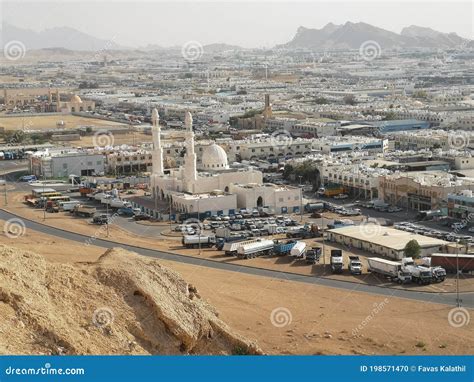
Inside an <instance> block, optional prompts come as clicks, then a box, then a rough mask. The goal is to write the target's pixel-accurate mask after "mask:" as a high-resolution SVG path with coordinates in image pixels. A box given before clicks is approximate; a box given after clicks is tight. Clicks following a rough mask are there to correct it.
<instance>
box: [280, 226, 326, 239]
mask: <svg viewBox="0 0 474 382" xmlns="http://www.w3.org/2000/svg"><path fill="white" fill-rule="evenodd" d="M321 235H322V234H321V229H320V228H319V226H317V225H316V224H305V225H304V226H303V227H298V228H295V229H293V230H289V231H288V232H287V233H286V237H287V238H294V239H309V238H314V237H320V236H321Z"/></svg>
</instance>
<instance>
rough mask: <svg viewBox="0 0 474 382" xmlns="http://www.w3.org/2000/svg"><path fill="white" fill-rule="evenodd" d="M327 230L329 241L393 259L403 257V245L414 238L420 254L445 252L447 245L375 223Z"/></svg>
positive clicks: (433, 239)
mask: <svg viewBox="0 0 474 382" xmlns="http://www.w3.org/2000/svg"><path fill="white" fill-rule="evenodd" d="M327 232H328V239H329V241H332V242H335V243H338V244H343V245H346V246H349V247H351V248H357V249H361V250H363V251H367V252H370V253H373V254H376V255H379V256H384V257H388V258H390V259H394V260H400V259H402V258H403V257H404V249H405V246H406V245H407V243H408V242H409V241H410V240H416V241H417V242H418V244H419V245H420V247H421V252H420V256H428V255H430V254H432V253H439V252H446V251H447V246H448V245H449V242H447V241H444V240H440V239H435V238H432V237H428V236H423V235H417V234H414V233H410V232H405V231H401V230H398V229H394V228H390V227H382V226H379V225H377V224H375V223H374V224H371V223H369V224H362V225H359V226H357V225H353V226H347V227H342V228H336V229H331V230H329V231H327Z"/></svg>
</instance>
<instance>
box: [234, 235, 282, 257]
mask: <svg viewBox="0 0 474 382" xmlns="http://www.w3.org/2000/svg"><path fill="white" fill-rule="evenodd" d="M273 245H274V242H273V240H266V239H261V240H257V241H256V242H254V243H247V244H243V245H241V246H240V247H239V248H237V257H239V258H241V259H250V258H252V257H256V256H262V255H269V254H271V253H272V252H273Z"/></svg>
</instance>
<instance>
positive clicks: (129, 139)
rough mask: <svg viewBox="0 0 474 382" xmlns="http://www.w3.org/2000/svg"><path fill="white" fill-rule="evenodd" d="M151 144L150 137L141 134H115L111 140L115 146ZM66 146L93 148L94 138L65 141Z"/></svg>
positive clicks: (87, 137)
mask: <svg viewBox="0 0 474 382" xmlns="http://www.w3.org/2000/svg"><path fill="white" fill-rule="evenodd" d="M146 142H151V135H147V134H142V133H135V132H133V133H127V134H115V135H114V138H113V144H114V145H115V146H117V145H132V146H134V145H138V144H141V143H146ZM67 143H68V144H70V145H72V146H79V147H93V146H94V137H93V136H86V137H81V139H80V140H78V141H67Z"/></svg>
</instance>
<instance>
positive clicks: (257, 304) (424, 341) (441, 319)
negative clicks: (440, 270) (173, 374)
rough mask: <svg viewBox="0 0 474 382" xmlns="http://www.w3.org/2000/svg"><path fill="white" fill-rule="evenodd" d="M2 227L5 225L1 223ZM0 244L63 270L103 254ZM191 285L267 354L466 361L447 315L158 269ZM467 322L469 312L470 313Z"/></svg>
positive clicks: (354, 296)
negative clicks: (405, 356)
mask: <svg viewBox="0 0 474 382" xmlns="http://www.w3.org/2000/svg"><path fill="white" fill-rule="evenodd" d="M0 224H3V222H1V221H0ZM0 243H8V244H9V245H14V246H16V247H19V248H22V249H29V250H32V249H33V250H34V251H35V252H37V253H39V254H42V255H44V256H45V257H46V258H47V259H48V260H50V261H53V262H61V263H74V262H84V261H95V260H96V259H97V258H98V257H99V256H100V254H102V253H103V250H102V249H100V248H96V247H94V246H89V247H85V246H83V245H80V244H77V243H71V242H69V241H67V240H62V239H56V238H54V237H50V236H48V235H41V234H38V233H36V232H34V231H29V230H27V231H26V232H25V234H24V235H23V236H20V237H18V238H15V239H10V238H7V237H6V236H5V235H0ZM160 263H161V264H163V265H165V266H167V267H169V268H171V269H173V270H175V271H177V272H179V273H180V274H181V275H182V277H183V278H184V279H185V280H186V281H188V282H190V283H192V284H194V285H195V286H196V287H197V288H198V290H199V293H200V294H201V296H202V297H203V298H204V299H206V300H207V301H208V302H209V303H210V304H212V305H213V306H215V307H216V308H217V310H218V312H219V313H220V316H219V317H220V318H221V319H222V320H223V321H224V322H226V323H227V324H228V325H229V326H230V327H231V328H233V329H235V330H236V331H237V332H238V333H239V334H241V335H243V336H245V337H246V338H249V339H250V340H255V341H256V342H257V343H258V345H259V346H260V347H261V348H262V350H263V351H264V352H267V353H270V354H422V355H425V354H472V353H473V351H474V331H473V330H472V325H473V323H472V320H471V322H470V323H469V324H468V325H465V326H463V327H460V328H454V327H452V326H450V324H449V321H448V313H449V311H450V309H451V308H450V307H446V306H441V305H437V304H430V303H422V302H416V301H410V300H404V299H398V298H387V299H386V300H385V297H383V296H376V295H369V294H364V293H359V292H348V291H341V290H337V289H332V288H326V287H321V286H316V285H306V284H301V283H297V282H290V281H284V280H275V279H271V278H263V277H257V276H251V275H244V274H240V273H237V272H227V271H219V270H213V269H207V268H203V267H197V266H191V265H186V264H179V263H175V262H169V261H160ZM470 313H471V315H472V311H471V312H470Z"/></svg>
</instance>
